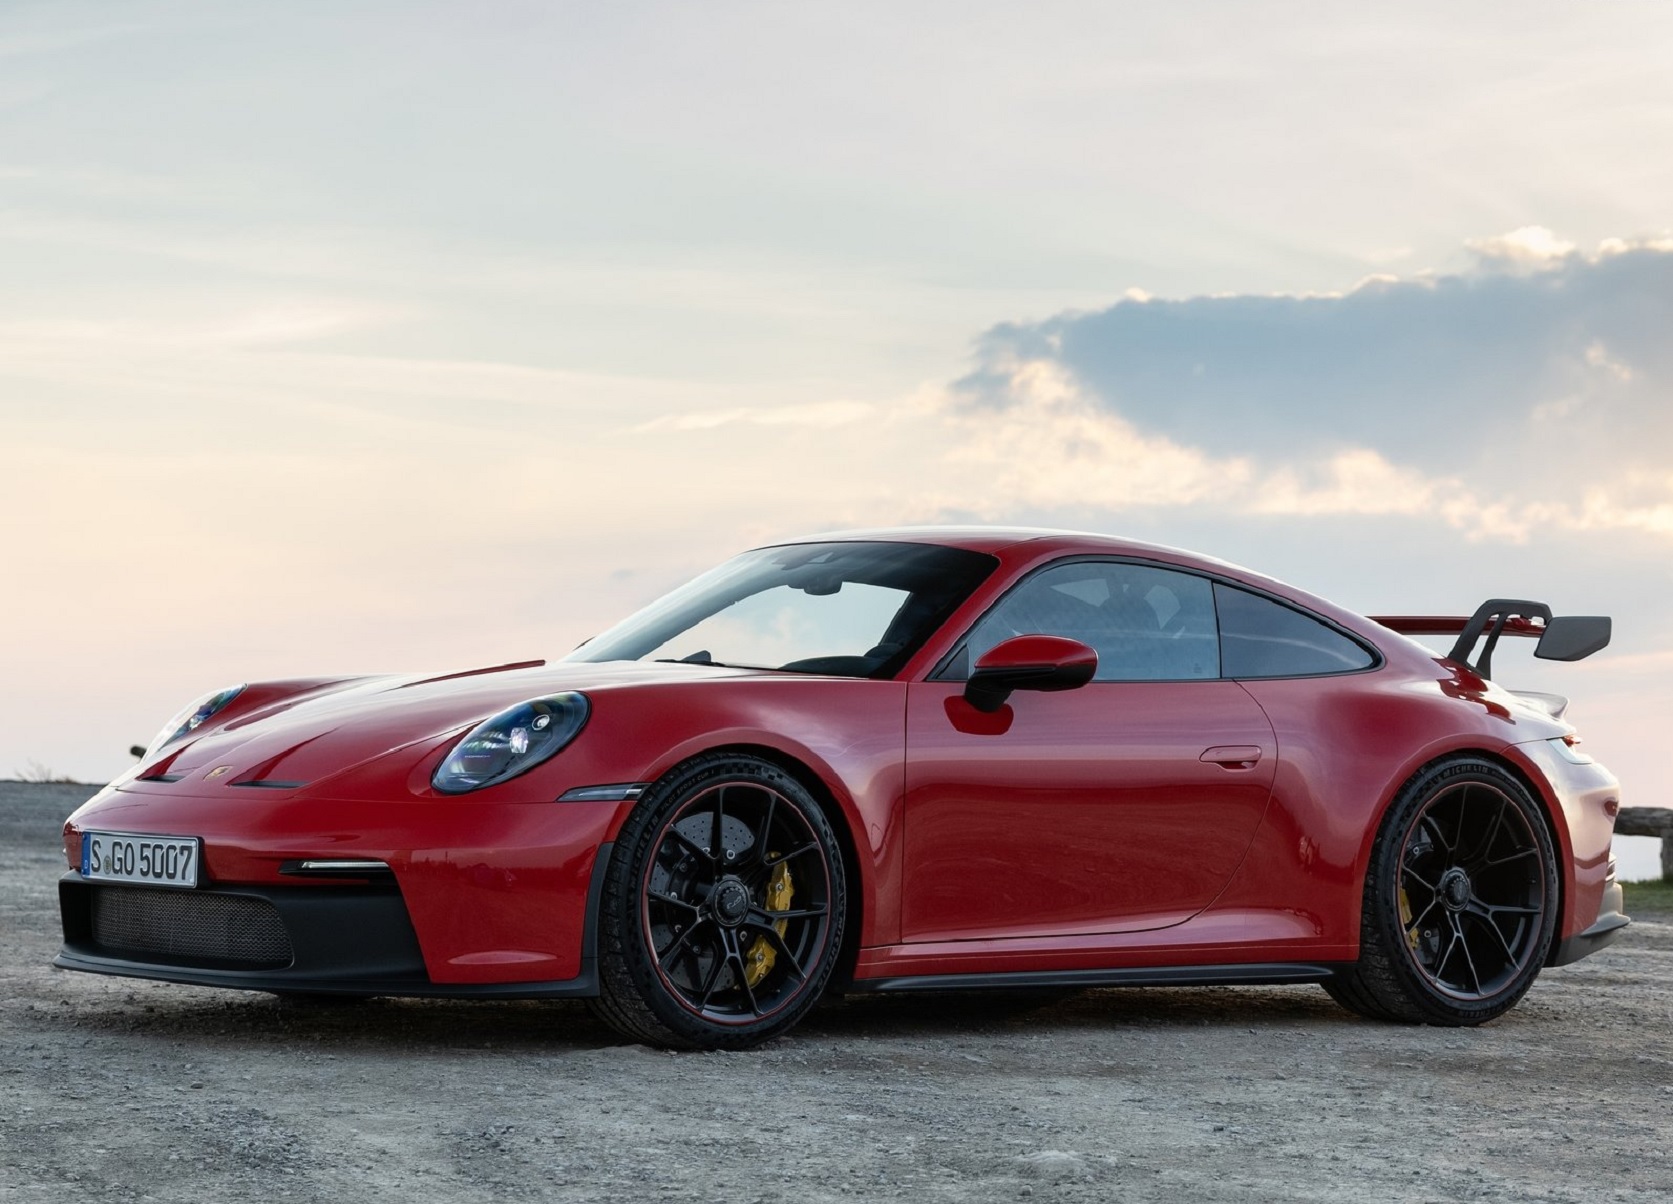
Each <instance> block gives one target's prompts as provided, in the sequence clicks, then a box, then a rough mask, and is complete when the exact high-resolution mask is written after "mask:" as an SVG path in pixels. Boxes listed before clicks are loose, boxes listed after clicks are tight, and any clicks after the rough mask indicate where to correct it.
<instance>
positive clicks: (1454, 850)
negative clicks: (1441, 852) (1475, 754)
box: [1446, 782, 1470, 862]
mask: <svg viewBox="0 0 1673 1204" xmlns="http://www.w3.org/2000/svg"><path fill="white" fill-rule="evenodd" d="M1469 809H1470V786H1469V783H1468V782H1466V783H1465V784H1464V785H1462V786H1460V787H1459V788H1458V820H1457V822H1456V823H1455V824H1454V825H1453V829H1452V843H1451V844H1449V845H1447V847H1446V851H1447V852H1448V853H1451V854H1452V859H1453V861H1454V862H1456V861H1457V860H1458V857H1459V854H1460V853H1462V852H1463V851H1464V816H1465V814H1466V813H1467V812H1468V811H1469Z"/></svg>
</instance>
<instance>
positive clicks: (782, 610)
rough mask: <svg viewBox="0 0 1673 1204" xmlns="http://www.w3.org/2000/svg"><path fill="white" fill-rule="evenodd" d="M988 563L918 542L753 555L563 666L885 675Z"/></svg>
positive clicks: (620, 627)
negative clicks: (644, 663) (662, 665)
mask: <svg viewBox="0 0 1673 1204" xmlns="http://www.w3.org/2000/svg"><path fill="white" fill-rule="evenodd" d="M997 563H998V561H996V560H995V559H994V558H993V557H991V556H985V555H983V554H981V553H979V552H967V551H964V550H963V549H960V548H942V547H934V546H931V545H928V544H911V543H803V544H790V545H787V546H784V547H777V548H761V549H758V550H757V551H754V552H745V553H744V554H743V555H742V556H739V557H736V558H735V559H732V560H729V561H727V562H726V563H725V564H723V565H721V566H720V567H719V568H717V569H713V570H711V571H709V572H707V573H704V574H703V575H702V576H701V577H699V578H697V579H696V580H695V581H692V582H690V583H689V584H687V585H683V586H681V587H680V588H679V589H677V590H675V591H674V592H673V593H671V594H669V595H667V596H666V597H664V598H662V599H661V600H660V601H657V602H653V603H652V604H651V605H650V606H647V607H646V608H645V609H644V610H642V611H640V612H639V613H638V614H636V615H634V616H633V617H631V618H629V619H627V620H626V621H624V622H622V623H618V624H617V625H616V626H614V627H612V628H611V629H610V630H609V631H606V632H605V633H604V634H603V635H601V636H599V637H598V638H597V639H594V640H590V641H588V642H587V643H586V644H584V645H582V646H581V647H580V648H577V649H576V650H575V651H574V652H572V653H570V654H569V656H568V657H566V658H565V659H566V660H571V661H638V660H657V661H684V662H687V663H689V664H698V665H735V666H742V667H745V668H752V669H783V670H788V671H790V672H796V673H825V674H833V675H836V676H840V677H889V676H892V675H893V674H894V673H896V672H898V671H899V669H900V667H901V666H902V665H904V664H905V663H906V662H907V660H908V659H909V658H910V657H911V656H912V654H913V653H914V652H916V651H917V650H918V649H919V648H920V647H921V646H922V645H923V642H924V641H925V640H926V639H928V638H929V636H930V633H931V632H933V631H934V630H935V629H936V628H937V627H939V626H940V625H941V624H942V623H943V622H944V621H945V620H946V618H947V616H948V615H950V614H952V612H953V610H954V609H955V608H956V607H957V606H958V604H959V603H960V602H962V601H964V599H965V598H967V597H968V596H969V595H970V591H971V590H973V589H975V588H976V586H977V585H979V584H980V583H981V582H982V580H983V579H984V578H986V577H987V575H988V574H989V573H991V572H992V571H993V569H994V566H995V565H996V564H997Z"/></svg>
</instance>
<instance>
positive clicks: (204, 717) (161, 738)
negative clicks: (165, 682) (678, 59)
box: [143, 685, 244, 760]
mask: <svg viewBox="0 0 1673 1204" xmlns="http://www.w3.org/2000/svg"><path fill="white" fill-rule="evenodd" d="M243 692H244V687H243V686H242V685H238V686H229V687H227V688H226V689H225V690H217V691H215V693H213V694H205V695H204V696H203V697H202V698H200V699H198V700H197V701H196V702H194V703H192V704H191V705H189V706H187V707H184V708H182V709H181V711H180V713H179V714H177V715H175V717H174V718H173V719H170V720H169V721H168V722H167V723H165V724H163V727H162V730H161V731H159V732H158V733H157V734H156V735H155V736H153V737H152V738H151V743H150V744H149V745H147V746H146V749H145V757H144V758H143V759H146V760H149V759H150V757H151V756H152V754H153V753H156V752H159V751H161V750H162V749H164V748H166V747H168V746H169V745H170V744H173V743H174V742H175V741H176V740H183V739H185V738H186V737H187V736H189V735H191V734H192V733H193V732H195V731H197V730H198V728H200V727H202V726H203V725H204V724H205V723H206V722H208V721H209V718H210V717H211V716H212V715H214V714H215V713H216V712H217V711H220V710H224V709H225V708H226V705H227V703H229V702H231V701H232V700H233V699H234V698H237V697H238V696H239V695H240V694H242V693H243Z"/></svg>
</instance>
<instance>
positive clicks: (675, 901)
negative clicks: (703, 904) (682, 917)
mask: <svg viewBox="0 0 1673 1204" xmlns="http://www.w3.org/2000/svg"><path fill="white" fill-rule="evenodd" d="M645 897H646V898H648V899H653V900H655V901H656V902H658V903H666V904H668V905H669V906H670V907H683V908H685V909H686V910H687V911H696V910H697V904H695V903H687V902H686V901H685V900H684V899H681V898H678V897H677V896H674V895H669V894H664V893H663V892H662V891H659V890H648V891H646V892H645Z"/></svg>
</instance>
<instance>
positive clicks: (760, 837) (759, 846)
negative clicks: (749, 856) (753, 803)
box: [755, 791, 778, 865]
mask: <svg viewBox="0 0 1673 1204" xmlns="http://www.w3.org/2000/svg"><path fill="white" fill-rule="evenodd" d="M776 810H778V794H777V793H776V792H774V791H768V792H767V814H766V815H765V816H764V817H763V818H762V820H761V828H760V830H759V831H758V832H757V833H756V834H755V860H756V861H757V862H759V863H760V864H761V865H766V864H767V842H768V841H770V840H772V838H773V812H774V811H776Z"/></svg>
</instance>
